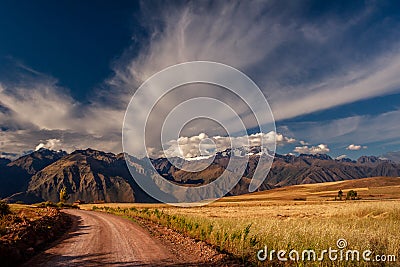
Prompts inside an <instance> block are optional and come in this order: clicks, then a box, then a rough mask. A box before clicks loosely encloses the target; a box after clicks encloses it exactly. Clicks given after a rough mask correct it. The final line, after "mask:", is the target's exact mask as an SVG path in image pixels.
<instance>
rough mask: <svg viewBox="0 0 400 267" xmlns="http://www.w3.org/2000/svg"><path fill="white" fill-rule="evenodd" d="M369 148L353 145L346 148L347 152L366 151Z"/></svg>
mask: <svg viewBox="0 0 400 267" xmlns="http://www.w3.org/2000/svg"><path fill="white" fill-rule="evenodd" d="M366 148H368V147H367V146H362V145H355V144H351V145H349V146H348V147H346V149H347V150H360V149H366Z"/></svg>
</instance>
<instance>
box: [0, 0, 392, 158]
mask: <svg viewBox="0 0 400 267" xmlns="http://www.w3.org/2000/svg"><path fill="white" fill-rule="evenodd" d="M398 10H400V3H399V2H398V1H143V2H142V1H117V2H115V1H114V2H112V1H95V2H94V1H74V0H72V1H40V0H39V1H35V2H32V1H18V2H17V1H0V156H1V157H16V156H19V155H22V154H25V153H28V152H30V151H33V150H35V149H37V148H41V147H45V148H50V149H56V150H58V149H63V150H67V151H68V152H71V151H73V150H76V149H85V148H87V147H91V148H94V149H100V150H104V151H111V152H114V153H118V152H121V151H122V145H121V129H122V122H123V118H124V113H125V110H126V108H127V105H128V103H129V101H130V99H131V97H132V95H133V93H134V92H135V90H136V89H137V88H138V87H139V86H140V84H141V83H142V82H144V81H145V80H146V79H147V78H149V77H150V76H152V75H153V74H155V73H157V72H159V71H161V70H162V69H164V68H166V67H169V66H172V65H174V64H177V63H183V62H188V61H196V60H204V61H206V60H207V61H214V62H220V63H223V64H227V65H230V66H232V67H234V68H236V69H238V70H240V71H242V72H243V73H245V74H246V75H248V76H249V77H250V78H251V79H252V80H253V81H254V82H255V83H256V84H257V85H258V87H259V88H260V89H261V90H262V92H263V94H264V95H265V97H266V98H267V100H268V102H269V104H270V106H271V109H272V113H273V116H274V118H275V122H276V132H275V133H273V134H275V136H276V138H277V141H278V146H277V153H281V154H286V153H294V154H299V153H328V154H329V155H331V156H332V157H350V158H353V159H355V158H357V157H359V156H361V155H377V156H382V155H383V156H384V155H386V154H387V153H388V152H396V151H399V150H400V140H399V132H400V123H399V122H400V75H399V70H400V13H399V12H398ZM189 91H190V90H186V91H185V90H183V91H182V94H183V96H185V97H186V98H187V97H189V96H190V94H189V93H188V92H189ZM201 91H202V92H208V94H209V95H210V96H211V97H217V96H218V97H219V98H221V99H222V100H223V99H224V97H225V98H229V97H228V96H225V95H223V94H222V97H221V92H220V91H218V90H217V89H215V90H212V89H210V88H209V89H204V90H203V89H202V90H201ZM217 91H218V92H217ZM182 94H181V96H182ZM171 103H172V102H170V103H169V106H170V107H171V105H172V104H171ZM200 128H201V127H200ZM200 128H199V129H197V130H193V131H192V132H190V131H187V132H185V134H186V135H185V137H188V138H189V139H188V140H194V141H193V142H198V140H199V138H198V137H199V136H203V137H204V136H206V137H211V138H212V137H213V136H219V135H221V133H219V132H212V131H209V132H207V133H206V134H205V135H203V134H202V132H200ZM249 130H250V129H249ZM253 134H255V133H253ZM200 139H201V138H200ZM189 150H190V149H188V151H189ZM191 155H192V154H191ZM390 155H396V153H390Z"/></svg>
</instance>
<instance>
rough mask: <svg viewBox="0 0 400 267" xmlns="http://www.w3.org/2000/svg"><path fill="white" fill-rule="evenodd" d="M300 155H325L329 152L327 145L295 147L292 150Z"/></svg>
mask: <svg viewBox="0 0 400 267" xmlns="http://www.w3.org/2000/svg"><path fill="white" fill-rule="evenodd" d="M293 151H294V152H296V153H300V154H326V153H328V152H329V151H330V149H329V147H328V145H326V144H319V145H318V146H311V147H309V146H297V147H295V148H294V150H293Z"/></svg>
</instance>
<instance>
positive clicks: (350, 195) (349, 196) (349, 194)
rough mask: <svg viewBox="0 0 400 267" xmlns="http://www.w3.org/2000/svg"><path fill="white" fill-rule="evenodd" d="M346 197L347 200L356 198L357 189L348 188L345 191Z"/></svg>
mask: <svg viewBox="0 0 400 267" xmlns="http://www.w3.org/2000/svg"><path fill="white" fill-rule="evenodd" d="M346 199H347V200H356V199H357V191H354V190H350V191H349V192H347V195H346Z"/></svg>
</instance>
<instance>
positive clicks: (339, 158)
mask: <svg viewBox="0 0 400 267" xmlns="http://www.w3.org/2000/svg"><path fill="white" fill-rule="evenodd" d="M344 158H347V155H340V156H337V157H336V159H337V160H341V159H344Z"/></svg>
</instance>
